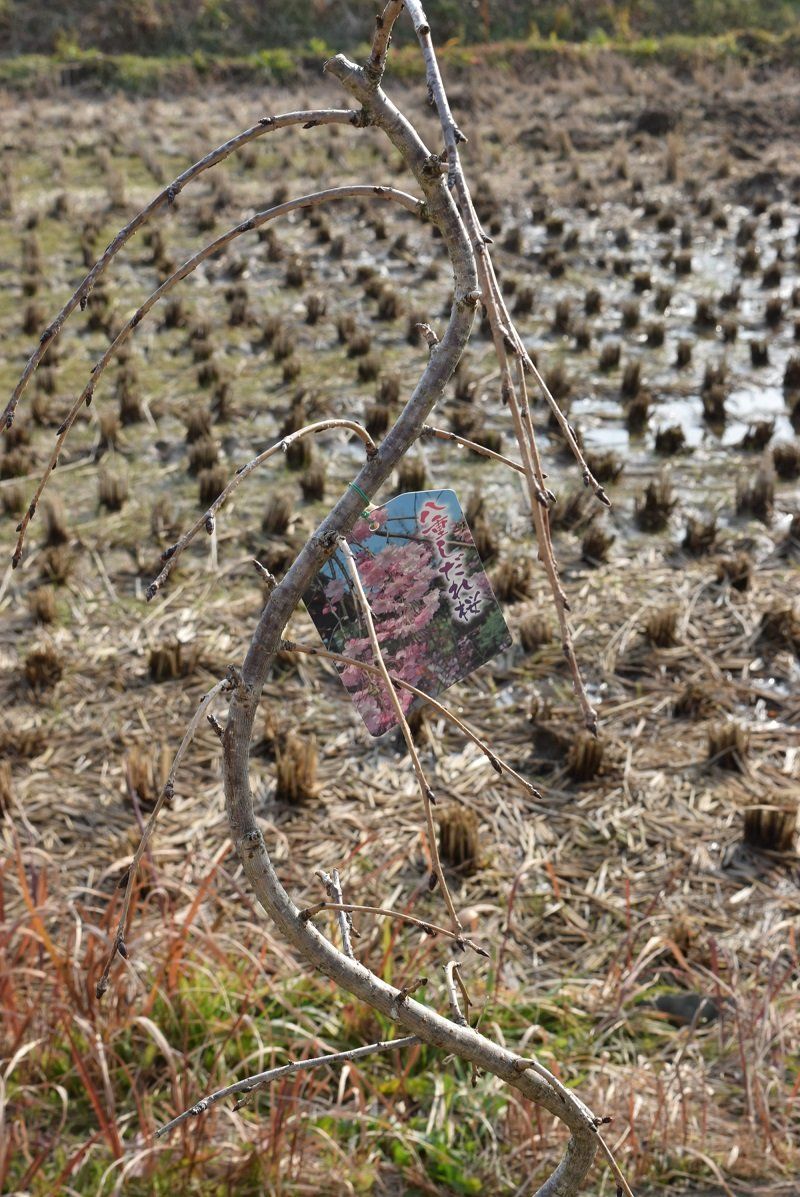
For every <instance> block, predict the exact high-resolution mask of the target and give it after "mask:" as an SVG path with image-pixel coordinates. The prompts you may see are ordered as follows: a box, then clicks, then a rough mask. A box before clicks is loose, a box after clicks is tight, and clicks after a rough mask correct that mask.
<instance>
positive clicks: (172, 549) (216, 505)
mask: <svg viewBox="0 0 800 1197" xmlns="http://www.w3.org/2000/svg"><path fill="white" fill-rule="evenodd" d="M329 428H349V429H350V431H351V432H354V433H355V434H356V436H359V437H360V438H361V440H362V441H363V442H364V445H365V446H366V450H367V458H370V457H374V456H375V454H376V453H377V451H378V450H377V448H376V447H375V442H374V440H373V439H372V437H371V436H370V434H369V433H368V432H367V430H366V428H362V426H361V425H360V424H358V423H356V421H355V420H317V422H316V423H314V424H307V425H306V426H305V428H298V430H297V431H296V432H290V433H289V434H288V436H285V437H283V438H282V439H281V440H279V441H278V443H277V444H276V445H272V446H271V447H270V448H269V449H265V450H264V452H263V453H259V455H258V457H254V458H253V460H252V461H249V462H248V463H247V465H245V466H242V467H241V469H239V470H237V471H236V473H235V474H234V476H233V478H231V480H230V482H229V483H228V485H227V486H226V487H225V489H224V490H223V491H222V492H221V493H220V494H218V495H217V497H216V499H215V500H214V502H213V503H212V504H211V506H210V507H209V509H208V511H206V512H204V513H203V515H201V516H199V517H198V518H197V519H196V520H195V522H194V523H193V524H192V526H191V528H189V529H188V531H186V532H184V534H183V536H181V538H180V539H179V540H176V542H175V544H173V545H170V546H169V547H168V548H166V549H165V550H164V552H163V553H162V555H161V559H162V561H163V562H164V568H163V569H162V570H161V573H160V574H159V575H158V577H157V578H156V579H155V581H153V582H151V583H150V585H149V586H148V588H147V594H146V596H145V597H146V599H147V601H148V603H149V602H150V600H151V599H153V598H154V597H155V596H156V594H157V593H158V591H159V590H160V589H161V587H162V586H163V585H164V583H165V582H166V580H167V578H168V577H169V575H170V574H171V573H172V570H173V569H174V568H175V565H176V563H177V561H178V558H179V557H180V555H181V553H182V552H183V550H184V549H185V548H186V546H187V545H188V544H189V543H190V542H191V541H192V540H194V538H195V536H196V535H197V533H198V532H199V531H200V529H201V528H205V530H206V532H208V534H209V536H210V535H211V533H212V532H213V531H214V516H215V515H216V514H217V512H218V511H219V509H220V507H222V506H223V505H224V504H225V503H227V501H228V499H229V498H230V496H231V495H232V494H233V492H234V491H235V490H236V489H237V487H238V486H240V485H241V483H242V482H244V480H245V478H247V476H248V475H249V474H252V472H253V470H255V469H258V467H259V466H260V465H263V464H264V462H265V461H268V460H269V459H270V457H274V456H275V454H276V453H278V452H279V451H280V450H283V452H284V453H285V452H286V451H287V450H288V448H289V446H290V445H292V444H294V442H295V441H299V440H302V439H303V437H305V436H310V435H311V434H312V433H316V432H325V431H326V430H327V429H329Z"/></svg>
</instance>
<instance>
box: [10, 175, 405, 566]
mask: <svg viewBox="0 0 800 1197" xmlns="http://www.w3.org/2000/svg"><path fill="white" fill-rule="evenodd" d="M365 196H366V197H372V198H378V199H383V200H392V201H394V202H396V203H398V204H400V205H401V206H402V207H404V208H405V209H406V210H407V211H409V212H413V213H414V214H415V215H416V216H420V217H423V216H424V215H425V204H424V203H423V201H422V200H418V199H416V198H415V197H414V196H413V195H408V194H407V192H405V191H398V190H397V188H396V187H384V186H378V185H371V184H364V183H358V184H354V185H351V186H344V187H328V188H326V189H325V190H324V191H315V192H312V193H311V194H309V195H302V196H298V197H297V198H296V199H292V200H287V201H286V203H283V204H277V205H276V206H275V207H273V208H267V209H266V210H265V211H263V212H256V214H255V215H254V216H251V217H250V218H249V219H248V220H244V221H242V222H241V224H237V225H235V226H234V227H233V228H232V229H228V231H227V232H225V233H222V234H220V236H219V237H216V238H215V239H214V240H213V241H212V242H210V243H209V244H208V245H206V246H205V247H204V248H203V249H201V250H199V251H198V252H197V253H196V254H193V255H192V257H191V258H187V260H186V261H185V262H184V263H183V265H182V266H179V267H178V269H177V270H176V271H175V272H174V273H173V274H171V275H170V276H169V278H167V279H165V280H164V282H163V283H162V284H161V286H160V287H158V288H157V289H156V290H155V291H153V293H152V294H151V295H149V296H148V297H147V299H146V300H145V301H144V303H143V304H141V306H140V307H138V308H137V309H136V311H135V312H134V313H133V315H132V316H131V318H130V319H129V320H128V321H127V322H126V324H124V325H123V327H122V328H121V329H120V331H119V332H118V333H117V335H116V337H115V338H114V340H113V341H112V342H111V344H110V345H109V347H108V349H107V350H106V351H105V353H104V354H103V356H102V357H101V358H100V359H99V360H98V361H97V362H96V363H95V364H94V366H93V367H92V371H91V376H90V379H89V382H88V383H87V384H86V386H85V387H84V389H83V390H82V391H81V393H80V395H79V396H78V398H77V399H76V400H75V402H74V403H73V404H72V407H71V408H70V409H69V411H68V412H67V415H66V417H65V418H64V420H63V422H62V423H61V425H60V427H59V428H58V431H57V433H56V443H55V448H54V449H53V451H52V453H51V455H50V458H49V460H48V462H47V465H46V466H45V469H44V473H43V474H42V477H41V479H40V481H39V485H38V486H37V488H36V492H35V494H34V496H33V499H32V500H31V502H30V504H29V506H28V509H27V511H26V512H25V514H24V515H23V517H22V519H21V521H20V523H19V524H18V525H17V543H16V547H15V549H14V555H13V557H12V559H11V564H12V566H13V567H14V568H15V569H16V567H17V566H18V565H19V563H20V560H21V558H22V549H23V546H24V543H25V534H26V532H27V528H28V525H29V523H30V522H31V520H32V519H33V517H34V515H35V514H36V508H37V507H38V505H39V499H40V498H41V496H42V492H43V491H44V488H45V487H46V486H47V482H48V479H49V478H50V475H51V474H52V472H53V470H54V469H55V468H56V466H57V465H58V458H59V455H60V453H61V450H62V448H63V445H64V442H65V440H66V439H67V436H68V435H69V431H70V429H71V428H72V426H73V424H74V423H75V420H76V419H77V417H78V412H79V411H80V410H81V407H82V406H83V405H84V403H85V404H86V406H87V407H88V406H89V404H90V403H91V402H92V397H93V395H94V391H95V388H96V386H97V383H98V381H99V380H100V378H101V376H102V374H103V373H104V371H105V369H106V367H107V366H108V364H109V362H110V361H111V360H112V358H113V357H114V356H115V355H116V354H117V353H118V352H119V349H120V347H121V346H122V345H124V343H125V342H126V341H127V339H128V337H129V336H130V335H131V333H132V332H133V331H134V329H135V328H137V327H138V325H139V324H141V322H142V320H143V319H144V317H145V316H146V315H147V313H148V312H149V311H150V310H151V309H152V308H153V307H154V306H155V305H156V304H157V303H158V302H159V300H161V299H163V298H164V296H165V295H167V294H168V293H169V292H170V291H171V290H172V288H173V287H174V286H176V285H177V283H179V282H180V281H181V280H182V279H184V278H186V277H187V275H189V274H191V273H192V272H193V271H195V270H196V269H197V267H198V266H200V265H201V263H202V262H204V261H205V260H206V258H210V257H212V256H213V255H214V254H216V253H219V251H220V250H221V249H224V248H225V246H226V245H229V244H230V242H231V241H233V240H234V239H235V238H236V237H240V236H242V234H244V233H249V232H251V231H252V230H253V229H258V228H261V226H262V225H264V224H267V223H268V222H269V221H271V220H276V219H277V218H278V217H279V216H286V215H287V214H288V213H289V212H294V211H296V210H297V209H298V208H313V207H316V206H317V205H319V204H326V203H330V202H331V201H334V200H343V199H354V198H357V197H365Z"/></svg>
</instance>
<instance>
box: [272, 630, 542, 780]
mask: <svg viewBox="0 0 800 1197" xmlns="http://www.w3.org/2000/svg"><path fill="white" fill-rule="evenodd" d="M280 647H281V651H285V652H290V653H305V654H307V655H308V656H311V657H324V658H325V660H326V661H335V662H336V664H337V665H344V666H350V667H351V668H353V669H363V670H364V671H365V672H366V673H371V674H373V675H374V676H375V677H382V676H383V675H382V674H381V671H380V669H379V668H378V666H377V665H373V664H372V663H371V662H369V661H357V660H356V658H355V657H346V656H344V655H343V654H342V653H334V652H331V651H330V649H327V648H322V647H321V646H319V645H316V644H298V643H297V642H296V641H295V640H282V641H281V646H280ZM391 677H392V682H393V684H394V685H395V686H400V688H401V689H403V690H408V691H409V693H411V694H413V695H414V697H415V698H421V699H422V701H423V702H426V703H428V705H429V706H431V707H433V709H434V710H435V711H438V712H439V714H440V715H443V716H444V718H445V719H447V720H449V721H450V723H453V724H454V725H455V726H456V727H457V728H458V729H459V731H461V732H463V734H464V735H465V736H466V737H467V739H468V740H471V741H472V743H473V744H475V746H476V747H477V748H480V750H481V752H482V753H483V754H484V755H485V756H486V758H487V759H488V761H489V764H490V765H491V766H492V768H493V769H494V771H495V773H507V774H508V775H509V777H513V778H514V780H515V781H516V782H517V783H518V784H519V785H520V786H521V787H522V789H523V790H524V791H525V793H526V794H528V795H529V796H530V797H531V798H536V799H538V800H540V801H541V797H542V795H541V794H540V793H539V791H538V790H537V789H536V787H535V786H533V785H531V783H530V782H529V781H527V780H526V778H524V777H523V776H522V775H521V774H520V773H517V771H516V769H512V768H511V766H510V765H509V764H508V763H507V762H506V761H504V760H503V758H502V757H500V756H498V755H497V754H496V753H495V752H494V750H493V749H492V748H490V747H489V745H488V744H487V743H486V742H485V740H482V739H481V738H480V736H479V735H478V734H477V732H475V731H474V730H473V729H472V728H471V727H470V726H469V724H468V723H465V722H464V720H463V719H461V718H460V717H459V716H458V715H456V714H455V713H454V712H453V711H451V710H450V708H449V707H446V706H445V705H444V703H442V702H439V700H438V698H434V697H433V696H432V695H430V694H426V693H425V691H424V690H419V689H418V688H417V687H416V686H412V684H411V682H407V681H405V680H404V679H403V678H401V677H398V676H397V675H396V674H392V675H391Z"/></svg>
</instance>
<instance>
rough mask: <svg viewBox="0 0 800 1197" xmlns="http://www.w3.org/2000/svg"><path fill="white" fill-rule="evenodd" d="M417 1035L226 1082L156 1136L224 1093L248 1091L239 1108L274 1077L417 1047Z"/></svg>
mask: <svg viewBox="0 0 800 1197" xmlns="http://www.w3.org/2000/svg"><path fill="white" fill-rule="evenodd" d="M419 1042H420V1041H419V1039H418V1038H417V1036H416V1035H406V1036H405V1037H404V1038H403V1039H388V1040H385V1041H383V1040H382V1041H379V1042H378V1043H368V1044H366V1045H365V1046H364V1047H354V1048H350V1050H349V1051H345V1052H332V1053H330V1054H328V1055H326V1056H314V1057H313V1058H312V1059H310V1060H295V1061H294V1062H293V1063H292V1064H282V1065H280V1066H279V1067H278V1068H270V1069H269V1070H268V1071H267V1072H257V1073H255V1075H254V1076H249V1077H246V1078H245V1080H243V1081H237V1082H236V1083H235V1084H234V1085H226V1087H225V1088H224V1089H217V1090H216V1092H214V1093H210V1094H209V1095H208V1097H204V1098H202V1100H201V1101H198V1102H196V1104H195V1105H193V1106H192V1107H191V1108H190V1109H188V1110H184V1112H183V1113H182V1114H179V1115H178V1116H177V1118H172V1119H171V1120H170V1121H169V1122H166V1123H165V1124H164V1125H163V1126H160V1127H159V1128H158V1130H157V1131H156V1132H155V1138H156V1139H162V1138H163V1137H164V1136H165V1135H168V1134H169V1133H170V1131H173V1130H174V1129H175V1127H176V1126H180V1124H181V1123H182V1122H185V1121H186V1120H187V1118H197V1117H199V1116H200V1115H201V1114H205V1112H206V1110H209V1109H210V1108H211V1106H213V1105H216V1103H217V1102H218V1101H222V1099H223V1098H224V1097H230V1096H231V1095H232V1094H234V1093H244V1094H246V1097H245V1098H244V1099H243V1100H240V1101H238V1102H237V1103H236V1105H235V1106H234V1109H235V1110H238V1109H239V1108H240V1107H241V1106H243V1105H244V1104H245V1102H246V1101H248V1100H249V1099H250V1098H251V1097H252V1094H253V1093H255V1092H257V1091H258V1090H259V1089H263V1088H264V1087H265V1086H266V1085H269V1084H270V1083H271V1082H272V1081H277V1080H279V1079H280V1078H281V1077H284V1076H291V1075H292V1074H293V1073H295V1072H306V1071H308V1070H309V1069H311V1068H318V1067H319V1066H320V1065H321V1064H341V1063H344V1062H345V1061H346V1060H361V1059H363V1058H364V1056H373V1055H375V1054H376V1052H388V1051H394V1050H395V1049H399V1048H401V1047H414V1046H415V1044H417V1043H419Z"/></svg>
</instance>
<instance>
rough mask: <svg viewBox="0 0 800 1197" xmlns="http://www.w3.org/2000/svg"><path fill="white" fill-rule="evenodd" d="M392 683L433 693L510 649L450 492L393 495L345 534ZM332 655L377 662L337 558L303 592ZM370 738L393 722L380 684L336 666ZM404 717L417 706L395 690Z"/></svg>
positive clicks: (371, 675)
mask: <svg viewBox="0 0 800 1197" xmlns="http://www.w3.org/2000/svg"><path fill="white" fill-rule="evenodd" d="M348 541H349V544H350V547H351V548H352V550H353V555H354V557H355V560H356V565H357V567H358V572H359V576H360V578H361V581H362V583H363V586H364V590H365V591H366V594H367V598H368V599H369V604H370V609H371V611H372V619H373V622H374V624H375V631H376V632H377V636H378V641H379V643H380V646H381V652H382V654H383V659H384V661H385V662H386V665H387V667H388V669H389V672H390V674H391V675H392V676H393V677H397V678H400V679H402V680H403V681H405V682H409V683H410V684H411V685H412V686H416V687H418V689H420V690H424V692H425V693H426V694H430V695H431V696H432V697H436V695H437V694H440V693H441V692H442V691H443V690H446V689H447V688H448V686H452V685H453V684H454V683H455V682H458V681H461V680H462V678H465V677H467V676H468V675H469V674H470V673H472V672H473V671H474V670H475V669H477V668H478V667H479V666H480V665H484V664H485V663H486V662H487V661H490V660H491V659H492V657H494V656H495V655H496V654H497V653H499V652H501V651H502V650H503V649H506V648H508V647H509V645H510V644H511V635H510V633H509V630H508V627H507V626H506V622H505V620H504V618H503V613H502V611H501V610H500V606H499V604H498V602H497V599H496V598H495V597H494V594H493V592H492V588H491V585H490V583H489V579H488V577H487V576H486V571H485V569H484V568H483V563H482V562H481V559H480V557H479V556H478V551H477V549H476V548H475V544H474V542H473V539H472V533H471V532H470V530H469V528H468V526H467V521H466V519H465V518H464V513H463V511H462V510H461V505H460V503H459V501H458V499H457V498H456V495H455V493H454V491H452V490H423V491H413V492H411V493H410V494H407V495H397V496H396V497H395V498H394V499H390V500H389V501H388V502H387V503H385V504H383V506H381V507H376V508H373V509H372V510H371V511H370V512H369V513H367V514H365V515H364V516H362V518H361V519H359V520H358V522H357V523H356V525H355V527H354V528H353V531H352V532H351V533H350V536H349V537H348ZM303 599H304V601H305V604H306V607H307V608H308V611H309V614H310V616H311V618H312V620H313V621H314V626H315V627H316V629H317V631H318V632H319V634H320V636H321V637H322V640H323V643H324V644H325V647H326V648H327V649H328V651H329V652H335V653H340V654H342V655H343V656H346V657H352V658H353V659H354V660H356V661H363V662H365V663H367V664H370V665H374V664H375V657H374V654H373V651H372V645H371V643H370V640H369V634H368V631H367V625H366V622H365V619H364V613H363V611H362V609H361V606H360V603H359V599H358V595H357V594H355V593H354V592H353V589H352V583H351V581H350V577H349V575H348V572H347V565H346V563H345V561H344V559H343V558H342V557H341V555H340V554H339V553H338V552H337V553H334V555H333V556H332V557H331V558H330V559H329V560H328V561H327V562H326V564H325V565H324V566H323V567H322V569H321V570H320V572H319V574H318V575H317V577H316V578H315V579H314V582H313V584H312V585H311V586H310V587H309V589H308V590H307V591H306V593H305V594H304V595H303ZM337 669H338V670H339V674H340V676H341V679H342V682H343V683H344V687H345V689H346V690H347V692H348V693H349V695H350V697H351V698H352V700H353V702H354V703H355V706H356V709H357V711H358V713H359V714H360V715H361V718H362V719H363V720H364V722H365V724H366V725H367V729H368V731H369V732H371V734H372V735H373V736H380V735H382V734H383V733H384V732H385V731H388V730H389V729H390V728H392V727H395V726H396V725H397V717H396V715H395V711H394V707H393V706H392V701H391V698H390V695H389V693H388V690H387V688H386V685H385V683H384V681H383V678H381V677H379V676H376V675H375V674H374V673H368V672H366V670H363V669H359V668H358V667H357V666H355V665H347V666H345V665H339V664H337ZM397 692H398V697H399V699H400V703H401V705H402V708H403V711H408V710H409V708H410V707H411V706H412V705H415V704H418V703H419V701H420V700H415V698H414V695H413V694H412V693H411V692H410V691H409V690H405V689H403V688H402V687H398V688H397Z"/></svg>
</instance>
